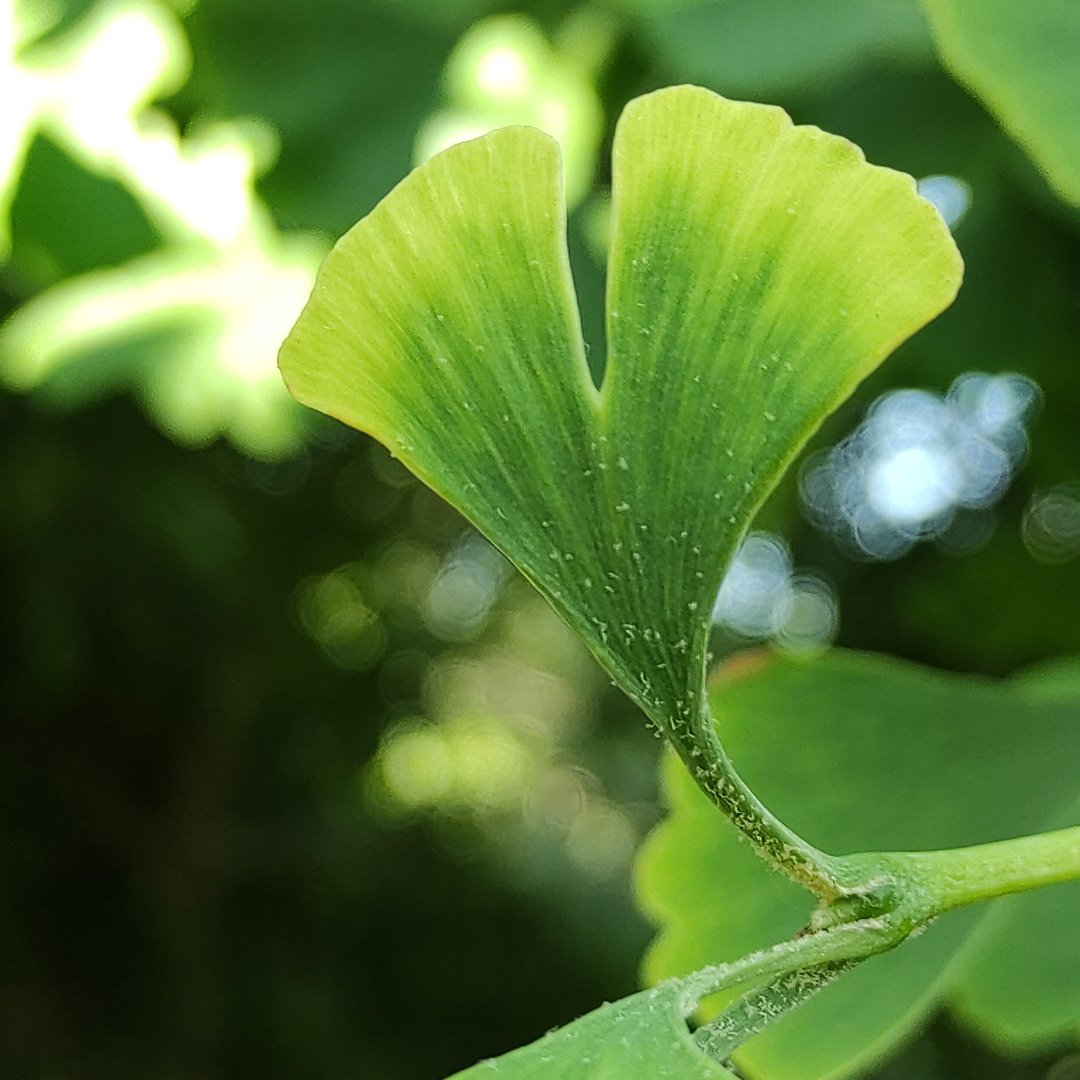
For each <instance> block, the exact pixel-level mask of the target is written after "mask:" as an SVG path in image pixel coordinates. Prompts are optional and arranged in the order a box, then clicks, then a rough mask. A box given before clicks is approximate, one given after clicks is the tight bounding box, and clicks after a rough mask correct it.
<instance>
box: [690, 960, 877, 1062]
mask: <svg viewBox="0 0 1080 1080" xmlns="http://www.w3.org/2000/svg"><path fill="white" fill-rule="evenodd" d="M858 963H859V961H858V960H842V961H837V962H835V963H830V964H821V965H819V966H818V967H811V968H797V969H796V970H794V971H786V972H784V974H783V975H778V976H776V978H774V979H772V980H771V981H770V982H767V983H766V984H765V985H764V986H759V987H756V988H755V989H753V990H750V991H748V992H747V993H745V994H743V996H742V997H740V998H739V999H738V1000H737V1001H734V1002H732V1003H731V1004H730V1005H729V1006H728V1007H727V1008H726V1009H725V1010H724V1011H723V1012H722V1013H721V1014H720V1015H719V1016H718V1017H717V1018H716V1019H715V1020H713V1021H711V1022H710V1023H708V1024H705V1025H704V1026H703V1027H701V1028H699V1029H698V1030H697V1032H695V1034H694V1041H695V1042H696V1043H697V1044H698V1046H699V1047H701V1049H702V1050H703V1051H704V1052H705V1053H706V1054H708V1055H709V1057H711V1058H714V1059H716V1060H717V1061H723V1060H724V1059H725V1058H727V1057H729V1056H730V1055H731V1053H732V1052H733V1051H734V1050H737V1049H738V1048H739V1047H740V1046H741V1045H742V1044H743V1043H744V1042H746V1040H747V1039H749V1038H750V1037H751V1036H752V1035H756V1034H758V1032H760V1031H764V1030H765V1028H767V1027H768V1026H769V1024H771V1023H772V1022H773V1021H774V1020H777V1019H779V1018H780V1017H781V1016H784V1015H786V1014H787V1013H789V1012H791V1011H792V1010H793V1009H797V1008H798V1007H799V1006H800V1005H802V1004H803V1003H804V1002H806V1001H809V1000H810V998H812V997H813V996H814V995H815V994H816V993H817V992H818V991H819V990H823V989H824V988H825V987H826V986H828V985H829V984H830V983H831V982H834V981H835V980H836V979H838V978H839V977H840V976H841V975H843V974H844V972H846V971H850V970H851V969H852V968H853V967H855V966H856V965H857V964H858Z"/></svg>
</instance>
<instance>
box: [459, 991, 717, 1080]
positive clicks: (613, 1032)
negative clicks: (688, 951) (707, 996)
mask: <svg viewBox="0 0 1080 1080" xmlns="http://www.w3.org/2000/svg"><path fill="white" fill-rule="evenodd" d="M687 996H688V994H687V989H686V986H685V984H684V983H682V982H680V981H674V982H669V983H665V984H664V985H663V986H658V987H656V988H654V989H653V990H646V991H643V992H642V993H639V994H634V995H633V996H631V997H628V998H623V999H622V1000H621V1001H616V1002H613V1003H612V1004H610V1005H604V1006H602V1007H601V1008H599V1009H596V1010H594V1011H593V1012H591V1013H588V1014H587V1015H586V1016H583V1017H581V1019H580V1020H575V1021H574V1022H573V1023H572V1024H569V1025H567V1026H566V1027H565V1028H560V1029H558V1030H557V1031H553V1032H551V1033H549V1034H548V1035H545V1036H544V1037H543V1038H542V1039H539V1040H538V1041H537V1042H535V1043H533V1044H531V1045H530V1046H525V1047H522V1048H521V1049H520V1050H514V1051H512V1052H511V1053H509V1054H504V1055H503V1056H502V1057H499V1058H495V1059H493V1060H491V1061H484V1062H481V1063H480V1064H479V1065H474V1066H473V1067H472V1068H470V1069H466V1070H465V1071H464V1072H460V1073H456V1074H455V1075H454V1077H452V1078H451V1080H487V1078H489V1077H499V1078H506V1080H550V1078H551V1077H555V1076H557V1077H559V1078H560V1080H629V1078H631V1077H649V1080H723V1078H724V1077H728V1078H730V1077H731V1076H732V1074H731V1073H730V1072H729V1071H728V1070H727V1069H725V1068H723V1066H721V1065H719V1064H718V1063H717V1062H714V1061H712V1060H710V1059H709V1058H708V1057H706V1056H705V1054H704V1053H702V1051H701V1050H699V1049H698V1048H697V1047H696V1046H695V1045H694V1041H693V1039H692V1038H691V1036H690V1032H689V1030H688V1028H687V1026H686V1021H685V1018H684V1017H685V1010H686V999H687Z"/></svg>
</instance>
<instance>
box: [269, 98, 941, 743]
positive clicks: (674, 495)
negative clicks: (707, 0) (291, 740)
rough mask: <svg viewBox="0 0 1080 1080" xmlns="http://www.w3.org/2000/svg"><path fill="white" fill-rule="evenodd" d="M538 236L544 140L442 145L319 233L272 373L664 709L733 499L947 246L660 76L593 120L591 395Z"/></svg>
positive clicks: (807, 151) (754, 119)
mask: <svg viewBox="0 0 1080 1080" xmlns="http://www.w3.org/2000/svg"><path fill="white" fill-rule="evenodd" d="M563 229H564V211H563V205H562V200H561V197H560V191H559V174H558V154H557V150H556V147H555V145H554V144H553V143H552V142H551V140H549V139H548V138H546V137H545V136H543V135H541V134H540V133H538V132H536V131H534V130H531V129H525V128H508V129H504V130H501V131H498V132H495V133H493V134H491V135H489V136H486V137H484V138H482V139H478V140H475V141H474V142H471V143H465V144H461V145H459V146H456V147H453V148H451V149H450V150H448V151H446V152H445V153H444V154H441V155H439V156H438V157H436V158H434V159H433V160H432V161H430V162H428V163H427V164H426V165H424V166H423V167H421V168H420V169H418V170H417V171H416V172H415V173H414V174H413V175H412V176H411V177H409V178H408V179H407V180H405V181H404V182H403V183H402V184H401V185H399V186H398V188H396V189H395V191H394V192H393V193H392V194H391V195H390V196H388V197H387V199H386V200H385V201H384V202H383V203H382V204H380V206H379V207H378V208H377V209H376V210H375V211H374V212H373V213H372V214H371V215H370V216H369V217H368V218H366V219H365V220H364V221H362V222H361V223H360V224H359V225H357V226H356V227H355V228H354V229H353V230H352V231H351V232H350V233H349V234H348V235H347V236H346V237H345V238H344V239H343V240H342V241H340V242H339V244H338V245H337V247H336V248H335V250H334V252H333V253H332V254H331V255H330V257H329V258H328V259H327V261H326V263H325V265H324V267H323V270H322V271H321V273H320V276H319V280H318V282H317V283H316V286H315V291H314V294H313V296H312V299H311V302H310V303H309V305H308V307H307V308H306V309H305V311H304V314H303V315H302V316H301V318H300V320H299V322H298V323H297V326H296V328H295V329H294V331H293V333H292V334H291V335H290V337H289V339H288V341H287V342H286V344H285V346H284V347H283V350H282V355H281V365H282V370H283V372H284V374H285V377H286V380H287V381H288V383H289V385H290V387H291V389H292V390H293V392H294V393H295V394H296V395H297V397H298V398H299V399H300V400H301V401H303V402H305V403H306V404H309V405H311V406H313V407H315V408H318V409H320V410H322V411H324V412H327V413H330V414H331V415H334V416H337V417H338V418H339V419H342V420H344V421H345V422H346V423H349V424H351V425H352V426H354V427H357V428H360V429H362V430H365V431H368V432H370V433H371V434H373V435H375V436H376V437H377V438H379V439H380V440H381V441H383V442H384V443H385V444H386V445H388V446H389V447H390V448H391V449H392V450H393V451H394V452H395V453H396V454H397V455H398V456H399V457H400V458H401V459H402V461H404V462H405V463H406V464H407V465H408V466H409V467H410V468H411V469H412V470H413V471H414V472H415V473H416V474H417V475H418V476H420V477H421V479H423V480H424V481H425V482H427V483H428V484H429V485H430V486H431V487H433V488H434V489H435V490H436V491H437V492H439V493H440V494H441V495H443V496H444V497H445V498H447V499H448V500H449V501H450V502H451V503H453V504H454V505H455V506H457V507H458V508H459V509H460V510H462V512H464V513H465V514H466V516H468V517H469V518H470V519H471V520H472V521H473V522H474V523H475V524H476V525H477V526H478V528H480V529H481V530H482V531H483V532H485V533H486V534H487V535H488V536H489V537H490V538H491V539H492V540H494V542H495V543H496V544H497V545H498V546H499V547H500V548H501V549H502V550H503V551H504V552H505V553H506V554H507V555H508V556H509V557H510V558H511V560H512V561H514V562H515V563H516V564H517V565H518V567H519V568H520V569H521V570H522V571H523V572H524V574H525V575H526V576H527V577H528V578H529V579H530V580H531V581H532V582H533V583H534V584H535V585H537V587H538V588H539V589H540V590H541V592H542V593H544V594H545V595H546V596H547V598H548V599H549V600H550V601H551V602H552V604H553V605H554V606H555V608H556V609H557V610H558V611H560V612H561V613H562V614H563V615H564V617H565V618H566V619H567V621H568V622H569V623H570V624H571V625H572V626H573V627H574V628H575V629H576V630H578V632H579V633H580V634H581V635H582V637H583V638H584V639H585V641H586V642H587V643H588V644H589V645H590V647H591V648H592V649H593V651H594V652H595V653H596V655H597V656H598V657H599V658H600V659H601V661H602V662H603V663H604V665H605V666H606V667H607V669H608V670H609V671H610V672H612V674H613V675H614V677H615V678H616V680H617V681H618V682H619V684H620V685H621V686H622V687H623V689H624V690H625V691H626V692H627V693H629V694H630V695H631V696H632V697H633V698H634V699H635V700H636V701H638V702H639V703H640V704H641V705H642V706H643V707H644V708H645V709H646V711H648V712H649V713H650V714H651V715H652V716H653V717H654V718H656V719H657V720H658V721H659V722H661V723H663V724H669V723H672V722H674V718H677V717H685V716H688V715H692V714H693V712H694V710H696V709H697V708H699V706H700V694H701V692H702V691H701V687H702V683H703V673H704V665H705V656H706V650H707V645H708V638H709V629H710V612H711V608H712V603H713V600H714V598H715V595H716V591H717V588H718V585H719V580H720V576H721V573H722V570H723V567H724V564H725V563H726V561H727V559H728V557H729V555H730V553H731V551H732V549H733V547H734V545H735V543H736V542H737V541H738V539H739V536H740V535H741V533H742V532H743V531H744V530H745V528H746V525H747V522H748V520H749V518H750V516H751V515H752V513H753V512H754V510H755V509H756V508H757V506H758V505H759V504H760V502H761V500H762V499H763V498H764V496H765V494H766V493H767V492H768V491H769V490H770V489H771V488H772V486H773V485H774V483H775V481H776V479H777V477H778V476H779V475H780V473H781V472H782V471H783V469H784V468H785V467H786V465H787V464H788V463H789V462H790V461H791V459H792V458H793V456H794V455H795V453H796V452H797V451H798V449H799V447H800V446H801V445H802V444H803V443H804V442H805V440H806V439H807V437H808V436H809V434H810V433H811V432H812V431H813V430H814V429H815V428H816V427H817V426H818V424H820V422H821V420H822V418H823V417H824V416H825V415H827V414H828V412H830V411H831V410H832V409H833V408H835V407H836V406H837V404H839V402H841V401H842V400H843V399H844V398H845V397H847V396H848V394H849V393H850V392H851V390H852V389H853V388H854V386H855V385H856V384H857V382H858V381H859V380H860V379H861V378H862V377H863V376H864V375H865V374H866V373H867V372H869V371H871V370H872V369H873V368H874V367H875V366H876V365H877V364H878V363H879V362H880V360H881V359H882V358H883V357H884V356H885V355H887V354H888V352H889V351H891V350H892V349H893V348H894V347H895V346H896V345H897V344H898V343H899V342H900V341H902V340H903V339H904V338H906V337H907V336H908V335H910V334H911V333H913V332H914V331H915V330H916V329H918V327H920V326H921V325H922V324H923V323H925V322H926V321H927V320H928V319H929V318H932V317H933V316H934V315H935V314H936V313H937V312H938V311H940V310H941V308H942V307H944V306H945V305H946V304H947V303H948V302H949V300H950V299H951V298H952V295H953V293H954V292H955V289H956V287H957V284H958V279H959V269H960V268H959V260H958V257H957V254H956V251H955V248H954V247H953V245H952V243H951V240H950V238H949V236H948V232H947V230H946V229H945V227H944V225H943V223H942V222H941V220H940V218H939V217H938V215H937V213H936V212H935V211H934V210H933V208H932V207H931V206H930V205H929V204H927V203H925V202H924V201H922V200H921V199H919V198H918V197H917V196H916V195H915V192H914V187H913V184H912V182H911V180H910V178H908V177H904V176H902V175H900V174H898V173H894V172H891V171H889V170H884V169H880V168H876V167H874V166H870V165H867V163H866V162H865V160H864V159H863V157H862V155H861V154H860V153H859V151H858V150H857V149H856V148H855V147H853V146H852V145H851V144H850V143H848V142H847V141H846V140H842V139H837V138H835V137H833V136H829V135H826V134H825V133H823V132H821V131H819V130H818V129H816V128H799V127H793V126H792V125H791V123H790V121H789V120H788V118H787V116H786V115H785V114H784V113H783V112H782V111H780V110H779V109H775V108H770V107H766V106H760V105H748V104H740V103H733V102H728V101H725V100H724V99H722V98H719V97H717V96H716V95H714V94H711V93H709V92H708V91H705V90H701V89H698V88H695V87H679V88H674V89H670V90H666V91H659V92H657V93H656V94H652V95H649V96H647V97H644V98H640V99H638V100H637V101H635V102H632V103H631V104H630V105H629V106H628V108H627V110H626V112H625V113H624V114H623V117H622V119H621V121H620V123H619V127H618V131H617V133H616V138H615V146H614V205H613V233H612V244H611V256H610V262H609V274H608V282H609V285H608V298H607V329H608V332H607V341H608V348H609V362H608V366H607V371H606V375H605V380H604V383H603V387H602V389H601V390H600V391H598V390H597V389H596V387H595V386H594V385H593V383H592V381H591V380H590V377H589V373H588V369H587V367H586V364H585V357H584V347H583V344H582V341H581V334H580V328H579V322H578V316H577V312H576V310H575V304H574V299H573V293H572V288H571V281H570V276H569V272H568V266H567V257H566V250H565V238H564V236H563Z"/></svg>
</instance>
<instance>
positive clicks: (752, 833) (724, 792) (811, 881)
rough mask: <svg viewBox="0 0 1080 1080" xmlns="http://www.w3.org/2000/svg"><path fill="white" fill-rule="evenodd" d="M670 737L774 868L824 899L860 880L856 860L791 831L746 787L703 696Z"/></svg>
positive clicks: (698, 778)
mask: <svg viewBox="0 0 1080 1080" xmlns="http://www.w3.org/2000/svg"><path fill="white" fill-rule="evenodd" d="M669 737H670V739H671V742H672V743H673V745H674V746H675V749H676V751H677V752H678V754H679V757H681V758H682V760H683V762H684V764H685V765H686V767H687V769H688V770H689V771H690V775H691V776H693V778H694V780H695V781H696V782H697V784H698V786H699V787H700V788H701V790H702V791H704V792H705V794H706V795H707V796H708V797H709V799H711V800H712V802H713V803H715V804H716V806H717V807H719V808H720V810H721V811H723V813H724V814H725V815H726V816H727V817H728V819H729V820H730V821H731V822H732V824H733V825H734V826H735V827H736V828H737V829H738V830H739V831H740V832H741V833H742V834H743V835H744V836H745V837H746V838H747V840H749V841H750V843H751V844H752V845H753V847H754V850H755V851H756V852H757V853H758V855H760V856H761V858H763V859H764V860H765V861H766V862H767V863H769V865H770V866H772V867H774V868H775V869H776V870H778V871H780V872H781V873H782V874H784V875H786V876H787V877H789V878H790V879H791V880H792V881H794V882H796V883H797V884H799V885H802V886H803V887H804V888H806V889H809V890H810V892H812V893H813V894H814V895H815V896H817V897H818V898H819V899H821V900H825V901H830V900H834V899H836V898H837V897H840V896H844V895H846V894H848V893H850V892H852V891H853V890H854V889H855V888H856V886H857V885H858V883H859V880H860V878H859V875H858V874H853V872H852V870H853V866H852V864H850V863H849V862H848V861H847V860H844V859H837V858H834V857H833V856H831V855H827V854H826V853H825V852H823V851H819V850H818V849H817V848H816V847H814V846H813V844H810V843H809V842H808V841H806V840H804V839H803V838H802V837H801V836H799V834H798V833H796V832H794V831H793V830H792V829H789V828H788V827H787V826H786V825H785V824H784V823H783V822H782V821H780V819H779V818H777V817H776V815H774V814H773V813H772V812H771V811H770V810H769V809H768V807H766V806H765V805H764V803H762V802H761V800H760V799H758V797H757V796H756V795H755V794H754V793H753V792H752V791H751V790H750V788H749V787H748V786H747V785H746V783H745V782H744V781H743V779H742V777H741V776H739V774H738V772H737V771H736V769H735V766H734V765H733V764H732V762H731V759H730V758H729V757H728V756H727V754H726V753H725V751H724V748H723V746H722V745H721V742H720V739H719V736H718V735H717V734H716V721H715V720H714V718H713V715H712V712H711V710H710V709H709V706H708V702H707V700H705V699H704V697H703V699H702V704H701V708H700V710H699V711H698V713H697V715H696V717H695V718H694V719H693V721H692V722H690V723H688V724H684V725H679V726H678V727H677V728H675V729H674V730H672V729H670V728H669Z"/></svg>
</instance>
